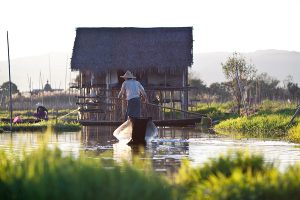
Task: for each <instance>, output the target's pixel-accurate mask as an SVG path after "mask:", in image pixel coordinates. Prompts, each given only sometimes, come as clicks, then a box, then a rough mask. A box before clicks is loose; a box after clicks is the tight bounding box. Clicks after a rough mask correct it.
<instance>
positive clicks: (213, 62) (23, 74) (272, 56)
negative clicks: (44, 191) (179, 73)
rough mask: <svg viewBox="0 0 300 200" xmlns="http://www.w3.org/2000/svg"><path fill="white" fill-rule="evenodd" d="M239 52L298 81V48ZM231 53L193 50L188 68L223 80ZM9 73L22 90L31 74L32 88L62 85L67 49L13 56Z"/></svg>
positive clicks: (3, 72)
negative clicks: (65, 51) (20, 56)
mask: <svg viewBox="0 0 300 200" xmlns="http://www.w3.org/2000/svg"><path fill="white" fill-rule="evenodd" d="M242 54H243V55H244V56H245V57H246V59H247V61H249V60H250V59H251V62H252V63H253V64H254V65H255V66H256V68H257V70H258V72H259V73H262V72H267V73H268V74H269V75H270V76H272V77H274V78H277V79H278V80H280V81H282V80H284V79H286V77H287V76H288V75H292V76H293V78H294V81H295V82H298V83H300V52H292V51H282V50H260V51H255V52H250V53H242ZM230 55H232V53H229V52H212V53H198V54H194V64H193V66H192V68H191V72H192V73H193V74H194V75H195V76H196V77H199V78H201V79H202V80H203V81H204V82H205V83H206V84H207V85H209V84H211V83H213V82H221V81H224V80H225V79H224V75H223V72H222V67H221V63H222V62H223V63H224V62H225V61H226V59H227V58H228V56H230ZM7 66H8V65H7V61H0V84H2V83H3V82H4V81H7V80H8V70H7ZM66 69H67V77H66ZM50 72H51V76H50ZM11 73H12V81H13V82H14V83H16V84H17V86H18V88H19V89H20V90H21V91H28V90H29V81H28V79H30V78H31V81H32V83H33V86H32V88H33V89H39V88H40V87H41V82H42V83H43V85H44V84H45V83H46V82H47V80H48V81H49V82H50V83H51V85H52V88H56V89H64V88H65V78H67V83H68V82H69V80H70V53H69V54H68V53H50V54H47V55H41V56H33V57H24V58H18V59H13V60H11ZM40 74H41V76H40ZM71 76H72V77H71V78H75V74H72V75H71ZM40 77H41V78H40Z"/></svg>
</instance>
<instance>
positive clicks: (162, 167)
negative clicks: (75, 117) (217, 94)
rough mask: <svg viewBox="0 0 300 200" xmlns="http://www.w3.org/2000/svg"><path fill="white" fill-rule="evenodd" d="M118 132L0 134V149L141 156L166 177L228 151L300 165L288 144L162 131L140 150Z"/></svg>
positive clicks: (295, 150)
mask: <svg viewBox="0 0 300 200" xmlns="http://www.w3.org/2000/svg"><path fill="white" fill-rule="evenodd" d="M115 128H116V127H84V128H83V129H82V131H80V132H64V133H49V132H48V133H29V132H23V133H13V134H10V133H3V134H0V148H1V149H4V150H6V151H11V150H13V152H15V153H18V152H22V151H23V150H25V151H28V152H30V151H32V150H34V149H37V148H38V147H39V146H40V145H41V144H42V143H44V142H46V143H47V145H48V147H49V148H54V147H55V146H57V147H58V148H59V149H61V150H62V152H63V153H64V154H65V155H66V154H71V155H72V156H75V157H77V156H79V155H84V156H88V157H91V158H101V159H112V160H114V161H117V162H121V161H123V160H126V161H129V162H130V161H132V159H133V157H134V156H136V155H138V156H139V157H140V159H148V160H149V161H151V162H152V164H153V167H154V169H155V170H156V171H160V172H166V173H172V172H174V171H176V170H177V169H178V167H179V165H180V163H181V160H182V159H183V158H187V159H189V160H190V161H191V163H192V165H195V166H196V165H201V164H202V163H204V162H207V161H208V160H209V159H210V158H215V157H217V156H219V155H220V154H226V152H228V150H238V149H239V150H240V149H241V150H248V151H250V152H254V153H260V154H262V155H263V156H264V158H265V160H266V162H273V161H274V162H275V163H276V164H277V165H278V167H279V168H280V169H284V168H286V167H287V166H288V165H291V164H294V163H295V162H299V161H300V148H299V146H300V145H298V144H293V143H289V142H285V141H279V140H272V139H252V138H248V139H247V138H243V139H235V138H232V137H224V136H223V137H220V136H218V135H215V134H212V133H203V132H202V131H200V130H197V129H194V128H159V137H158V138H157V139H155V140H153V141H152V142H151V143H148V144H147V146H146V147H145V148H144V149H141V148H132V147H130V146H128V145H126V144H125V143H122V142H119V141H117V140H116V139H115V138H114V136H113V135H112V133H113V131H114V130H115ZM299 163H300V162H299Z"/></svg>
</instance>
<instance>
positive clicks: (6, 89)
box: [1, 81, 19, 96]
mask: <svg viewBox="0 0 300 200" xmlns="http://www.w3.org/2000/svg"><path fill="white" fill-rule="evenodd" d="M1 90H2V93H3V95H4V96H9V81H7V82H4V83H3V84H2V85H1ZM11 93H12V94H16V93H19V90H18V87H17V85H16V84H14V83H13V82H11Z"/></svg>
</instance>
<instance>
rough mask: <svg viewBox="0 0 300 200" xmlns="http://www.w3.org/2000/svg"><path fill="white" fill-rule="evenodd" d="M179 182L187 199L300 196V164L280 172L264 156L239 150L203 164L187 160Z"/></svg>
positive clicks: (282, 197)
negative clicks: (192, 163) (198, 165)
mask: <svg viewBox="0 0 300 200" xmlns="http://www.w3.org/2000/svg"><path fill="white" fill-rule="evenodd" d="M176 184H177V190H178V193H179V194H181V196H184V199H212V200H214V199H228V200H229V199H230V200H234V199H240V200H244V199H252V200H255V199H299V197H300V190H299V188H300V166H299V165H295V166H292V167H289V168H288V169H287V170H286V171H284V172H280V171H279V170H277V169H276V168H275V167H274V166H273V165H272V164H266V163H265V162H263V158H262V157H261V156H257V155H250V154H245V153H243V152H238V153H234V154H228V155H227V156H223V157H219V158H217V159H215V160H212V161H211V162H210V163H207V164H205V165H204V166H203V167H198V168H191V167H190V165H189V164H188V163H185V165H184V166H183V167H182V168H181V169H180V171H179V174H178V176H177V179H176Z"/></svg>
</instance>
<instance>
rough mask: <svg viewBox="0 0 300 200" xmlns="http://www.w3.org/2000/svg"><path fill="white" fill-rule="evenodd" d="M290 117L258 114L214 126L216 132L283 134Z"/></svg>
mask: <svg viewBox="0 0 300 200" xmlns="http://www.w3.org/2000/svg"><path fill="white" fill-rule="evenodd" d="M289 121H290V118H289V117H285V116H281V115H275V114H272V115H258V116H251V117H239V118H236V119H228V120H225V121H222V122H221V123H219V124H217V125H216V126H215V130H216V131H217V132H222V131H224V130H225V131H232V132H244V133H247V134H250V135H251V134H252V135H253V136H256V135H260V136H268V137H270V136H283V135H285V133H287V130H288V126H287V124H288V123H289Z"/></svg>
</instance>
